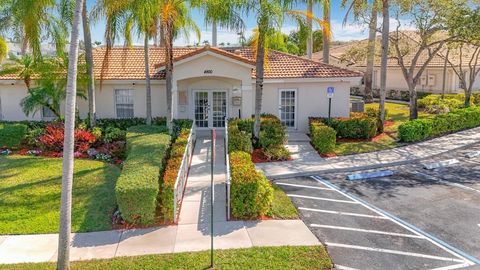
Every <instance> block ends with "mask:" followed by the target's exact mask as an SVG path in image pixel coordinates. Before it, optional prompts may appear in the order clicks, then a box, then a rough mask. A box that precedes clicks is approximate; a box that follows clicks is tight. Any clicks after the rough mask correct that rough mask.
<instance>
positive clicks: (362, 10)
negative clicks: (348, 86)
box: [342, 0, 379, 103]
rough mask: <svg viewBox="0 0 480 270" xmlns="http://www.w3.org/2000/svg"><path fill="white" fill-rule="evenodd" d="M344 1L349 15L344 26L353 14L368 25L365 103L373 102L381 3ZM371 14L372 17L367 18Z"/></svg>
mask: <svg viewBox="0 0 480 270" xmlns="http://www.w3.org/2000/svg"><path fill="white" fill-rule="evenodd" d="M348 1H349V0H343V1H342V6H344V7H347V6H348V9H347V14H346V15H345V19H344V24H345V23H346V21H347V18H348V15H349V14H350V13H353V17H354V19H355V20H356V21H363V22H365V23H367V24H368V47H367V50H366V62H367V68H366V70H365V76H364V78H365V79H364V81H365V91H364V92H365V93H364V101H365V103H372V102H373V65H374V62H375V52H376V51H375V50H376V44H377V31H378V30H377V23H378V11H379V2H378V0H373V2H372V3H371V5H370V3H369V1H368V0H351V2H350V3H348ZM368 13H370V16H366V15H367V14H368Z"/></svg>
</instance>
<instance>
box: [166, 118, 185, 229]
mask: <svg viewBox="0 0 480 270" xmlns="http://www.w3.org/2000/svg"><path fill="white" fill-rule="evenodd" d="M191 124H192V123H191V122H190V127H188V125H187V124H184V125H183V126H182V127H183V128H182V129H181V130H180V133H179V135H178V137H177V138H176V139H175V142H174V143H173V144H172V147H171V148H170V154H169V157H168V161H167V165H166V167H165V172H164V174H163V179H162V181H161V183H160V213H161V214H162V218H163V219H164V220H165V221H170V222H171V221H174V218H175V216H174V213H173V198H174V187H175V181H176V180H177V176H178V172H179V170H180V167H181V166H182V160H183V154H184V153H185V149H186V147H187V144H188V137H189V135H190V130H191V128H192V125H191Z"/></svg>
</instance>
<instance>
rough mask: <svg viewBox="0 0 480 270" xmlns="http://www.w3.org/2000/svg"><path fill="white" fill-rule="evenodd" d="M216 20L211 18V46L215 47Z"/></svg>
mask: <svg viewBox="0 0 480 270" xmlns="http://www.w3.org/2000/svg"><path fill="white" fill-rule="evenodd" d="M217 36H218V34H217V22H216V21H215V20H213V22H212V47H217Z"/></svg>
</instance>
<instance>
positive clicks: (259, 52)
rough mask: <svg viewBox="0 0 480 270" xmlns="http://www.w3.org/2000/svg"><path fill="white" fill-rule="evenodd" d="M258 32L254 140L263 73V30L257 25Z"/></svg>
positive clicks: (258, 125) (260, 104)
mask: <svg viewBox="0 0 480 270" xmlns="http://www.w3.org/2000/svg"><path fill="white" fill-rule="evenodd" d="M258 32H259V33H258V45H257V55H256V59H257V63H256V76H255V77H256V79H255V125H254V127H253V137H254V139H255V141H258V138H259V137H260V114H261V112H262V95H263V75H264V68H265V31H264V30H263V29H262V28H261V27H259V30H258Z"/></svg>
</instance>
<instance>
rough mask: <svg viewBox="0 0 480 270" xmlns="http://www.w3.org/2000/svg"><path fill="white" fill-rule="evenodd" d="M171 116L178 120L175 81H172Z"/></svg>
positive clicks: (176, 86)
mask: <svg viewBox="0 0 480 270" xmlns="http://www.w3.org/2000/svg"><path fill="white" fill-rule="evenodd" d="M172 114H173V119H176V118H178V85H177V81H176V80H173V81H172Z"/></svg>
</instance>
